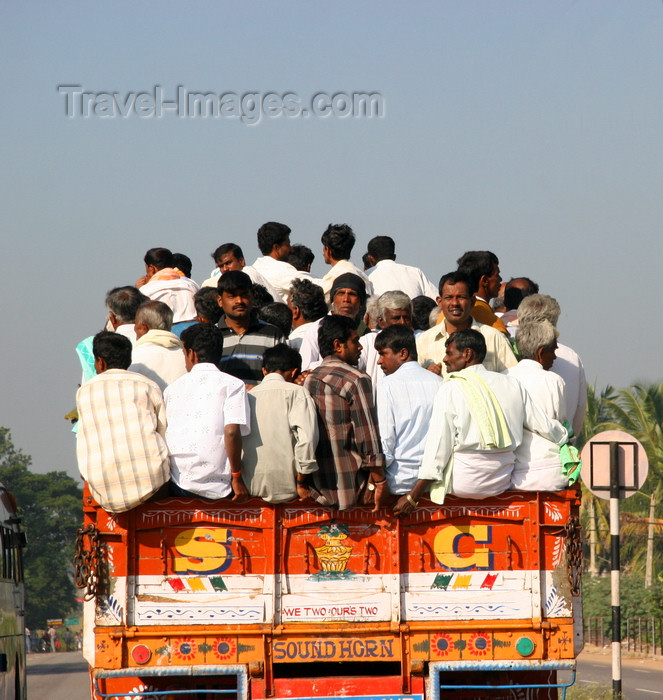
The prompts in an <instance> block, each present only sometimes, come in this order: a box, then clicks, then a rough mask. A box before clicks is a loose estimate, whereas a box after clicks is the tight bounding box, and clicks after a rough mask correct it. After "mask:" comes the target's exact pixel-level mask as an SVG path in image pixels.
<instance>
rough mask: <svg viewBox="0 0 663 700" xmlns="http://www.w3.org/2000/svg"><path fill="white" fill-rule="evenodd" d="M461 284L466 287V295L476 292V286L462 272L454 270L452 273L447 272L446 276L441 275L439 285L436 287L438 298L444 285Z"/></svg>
mask: <svg viewBox="0 0 663 700" xmlns="http://www.w3.org/2000/svg"><path fill="white" fill-rule="evenodd" d="M461 282H462V283H463V284H464V285H466V287H467V293H468V294H469V295H470V296H472V295H473V294H474V293H475V292H476V291H477V288H476V286H475V285H474V284H473V282H472V278H471V277H470V276H469V275H468V274H467V273H466V272H465V271H464V270H455V271H454V272H447V274H446V275H442V277H440V285H439V287H438V292H439V293H440V296H442V287H444V285H445V284H450V285H452V286H453V285H455V284H459V283H461Z"/></svg>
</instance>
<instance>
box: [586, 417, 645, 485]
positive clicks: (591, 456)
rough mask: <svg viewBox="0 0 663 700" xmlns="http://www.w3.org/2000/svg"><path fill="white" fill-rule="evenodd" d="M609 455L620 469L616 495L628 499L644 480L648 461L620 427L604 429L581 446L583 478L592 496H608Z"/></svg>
mask: <svg viewBox="0 0 663 700" xmlns="http://www.w3.org/2000/svg"><path fill="white" fill-rule="evenodd" d="M611 455H613V456H614V458H615V459H616V460H617V464H618V469H619V498H628V497H629V496H632V495H633V494H634V493H636V492H637V491H639V490H640V489H641V488H642V485H643V484H644V483H645V479H646V478H647V472H648V471H649V461H648V460H647V453H646V452H645V448H644V447H643V446H642V444H641V443H640V442H638V440H636V439H635V438H634V437H633V436H632V435H629V434H628V433H625V432H624V431H623V430H605V431H604V432H602V433H599V434H598V435H595V436H594V437H593V438H592V439H591V440H590V441H589V442H588V443H587V444H586V445H585V446H584V447H583V449H582V454H581V459H582V472H581V477H582V481H583V483H584V484H585V486H586V487H587V488H588V489H589V490H590V491H591V492H592V493H593V494H594V495H595V496H598V497H599V498H610V458H611Z"/></svg>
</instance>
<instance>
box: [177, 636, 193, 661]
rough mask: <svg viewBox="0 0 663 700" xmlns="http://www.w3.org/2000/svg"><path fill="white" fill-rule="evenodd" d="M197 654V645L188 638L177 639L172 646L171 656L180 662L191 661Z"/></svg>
mask: <svg viewBox="0 0 663 700" xmlns="http://www.w3.org/2000/svg"><path fill="white" fill-rule="evenodd" d="M197 653H198V645H197V644H196V641H195V640H194V639H191V638H190V637H185V638H183V639H177V640H175V642H174V644H173V654H174V655H175V656H176V657H177V658H178V659H182V661H191V659H193V657H194V656H195V655H196V654H197Z"/></svg>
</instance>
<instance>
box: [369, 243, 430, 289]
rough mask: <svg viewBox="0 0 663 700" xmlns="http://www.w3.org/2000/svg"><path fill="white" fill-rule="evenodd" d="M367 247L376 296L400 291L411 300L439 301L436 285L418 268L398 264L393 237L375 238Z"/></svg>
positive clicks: (371, 278)
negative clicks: (418, 298)
mask: <svg viewBox="0 0 663 700" xmlns="http://www.w3.org/2000/svg"><path fill="white" fill-rule="evenodd" d="M367 247H368V253H367V255H368V257H369V260H370V262H371V265H372V267H371V270H370V272H369V275H368V279H369V280H370V281H371V284H372V285H373V293H374V294H378V295H380V294H384V293H385V292H389V291H392V290H398V291H401V292H403V293H405V294H407V295H408V296H409V297H410V299H414V298H415V297H418V296H427V297H430V298H431V299H433V300H435V299H437V289H436V287H435V285H434V284H433V283H432V282H431V281H430V280H429V279H428V278H427V277H426V275H424V273H423V272H422V271H421V270H420V269H419V268H418V267H411V266H410V265H401V264H400V263H397V262H396V245H395V243H394V239H393V238H391V236H375V238H371V240H370V241H369V242H368V246H367Z"/></svg>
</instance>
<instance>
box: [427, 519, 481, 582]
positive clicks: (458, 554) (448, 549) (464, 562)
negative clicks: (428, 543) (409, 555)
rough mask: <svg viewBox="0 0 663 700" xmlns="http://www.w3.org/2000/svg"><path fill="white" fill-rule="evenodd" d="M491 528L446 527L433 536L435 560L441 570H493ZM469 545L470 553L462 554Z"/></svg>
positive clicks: (474, 526) (472, 526)
mask: <svg viewBox="0 0 663 700" xmlns="http://www.w3.org/2000/svg"><path fill="white" fill-rule="evenodd" d="M492 532H493V530H492V527H490V526H489V525H447V526H446V527H442V528H440V529H439V530H438V531H437V533H436V534H435V539H434V540H433V547H434V552H435V558H436V559H437V561H438V563H439V565H440V566H441V567H442V568H443V569H449V570H451V571H469V570H470V569H479V570H490V569H492V568H493V553H492V552H491V550H490V547H488V546H487V545H489V544H490V543H491V542H492V538H493V535H492ZM468 544H469V547H470V550H472V549H473V551H470V552H463V551H462V549H463V548H464V549H467V547H468ZM480 545H485V546H480Z"/></svg>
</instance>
